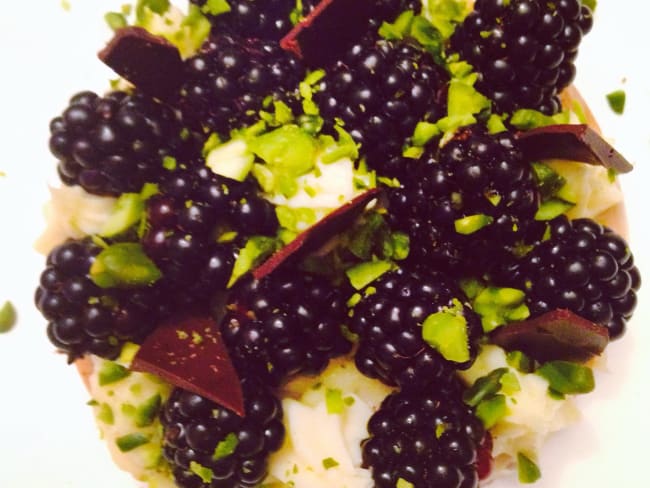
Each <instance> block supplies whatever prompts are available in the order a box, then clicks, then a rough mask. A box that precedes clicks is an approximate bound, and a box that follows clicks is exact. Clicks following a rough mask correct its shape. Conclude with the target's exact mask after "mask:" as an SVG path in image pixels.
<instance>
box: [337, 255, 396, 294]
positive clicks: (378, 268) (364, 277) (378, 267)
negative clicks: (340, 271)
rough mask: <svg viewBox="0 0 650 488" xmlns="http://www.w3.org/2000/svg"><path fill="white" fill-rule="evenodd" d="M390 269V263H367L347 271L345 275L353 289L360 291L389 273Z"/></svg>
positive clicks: (391, 265)
mask: <svg viewBox="0 0 650 488" xmlns="http://www.w3.org/2000/svg"><path fill="white" fill-rule="evenodd" d="M392 267H393V264H392V263H391V262H390V261H367V262H364V263H360V264H357V265H356V266H353V267H352V268H349V269H347V270H346V271H345V274H346V275H347V276H348V279H349V280H350V284H351V285H352V286H353V287H354V289H355V290H361V289H362V288H365V287H366V286H368V285H369V284H370V283H372V282H373V281H375V280H376V279H377V278H379V277H380V276H381V275H383V274H384V273H387V272H388V271H390V270H391V268H392Z"/></svg>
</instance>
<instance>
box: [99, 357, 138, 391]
mask: <svg viewBox="0 0 650 488" xmlns="http://www.w3.org/2000/svg"><path fill="white" fill-rule="evenodd" d="M129 374H131V373H130V372H129V370H128V369H127V368H125V367H124V366H122V365H121V364H117V363H114V362H112V361H106V362H104V364H102V367H101V369H100V370H99V375H98V380H99V386H106V385H110V384H112V383H117V382H118V381H120V380H122V379H124V378H126V377H127V376H129Z"/></svg>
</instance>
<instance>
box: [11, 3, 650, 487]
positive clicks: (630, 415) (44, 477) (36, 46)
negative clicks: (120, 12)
mask: <svg viewBox="0 0 650 488" xmlns="http://www.w3.org/2000/svg"><path fill="white" fill-rule="evenodd" d="M121 3H122V1H120V0H118V1H115V0H101V1H100V0H94V1H89V0H70V4H71V7H72V8H71V10H70V11H69V12H66V11H64V10H63V9H62V7H61V5H60V3H59V0H32V1H29V2H27V1H9V0H5V1H3V2H2V5H3V9H4V11H3V12H2V14H1V15H0V54H1V56H0V150H1V153H0V154H1V156H0V170H2V171H4V172H5V173H6V177H3V178H0V222H1V223H2V229H3V232H2V237H1V239H2V241H1V252H0V302H2V301H4V300H5V299H9V300H11V301H12V302H13V303H14V304H15V305H16V307H17V309H18V313H19V321H18V324H17V326H16V327H15V329H14V330H13V331H12V332H10V333H9V334H4V335H0V487H2V488H16V487H21V488H22V487H28V488H31V487H48V488H64V487H65V488H87V487H91V486H92V487H96V488H121V487H124V488H130V487H134V486H136V484H135V483H134V482H133V481H131V480H130V478H129V477H128V476H126V475H124V474H123V473H120V472H119V471H118V470H117V469H116V468H114V467H113V465H112V464H111V462H110V460H109V456H108V454H107V452H106V450H105V447H104V446H103V444H101V442H100V441H99V440H98V437H97V432H96V430H95V427H94V424H93V420H92V418H91V414H90V409H89V407H87V406H86V401H87V400H88V399H89V398H88V395H87V394H86V392H85V390H84V389H83V387H82V385H81V383H80V381H79V380H78V378H77V376H76V373H75V371H74V370H73V369H72V368H71V367H69V366H67V365H66V364H65V358H63V357H61V356H57V355H56V354H54V353H53V348H52V347H51V346H50V344H49V342H48V340H47V339H46V337H45V332H44V330H45V323H44V320H43V319H42V318H41V317H40V315H39V314H38V313H37V312H36V311H35V309H34V307H33V298H32V297H33V292H34V289H35V287H36V284H37V280H38V275H39V273H40V271H41V269H42V267H43V261H44V259H43V258H42V257H40V256H38V255H37V254H36V253H35V252H34V251H33V250H32V243H33V242H34V240H35V238H36V237H37V235H38V234H39V232H40V229H42V227H43V225H44V221H43V218H42V214H41V207H42V204H43V201H44V199H45V198H46V192H45V188H46V176H47V175H48V174H50V173H51V170H52V168H53V167H54V164H55V162H54V160H53V157H52V156H51V155H50V154H49V152H48V149H47V139H48V122H49V120H50V119H51V118H52V117H53V116H55V115H56V114H58V113H60V112H61V110H62V109H63V108H64V107H65V105H66V101H67V98H68V97H69V96H70V95H71V94H73V93H74V92H76V91H78V90H81V89H86V88H90V89H94V90H99V91H102V90H104V89H105V88H106V87H107V80H108V79H109V78H110V77H111V76H112V75H111V73H110V72H109V71H108V70H107V69H106V68H104V67H103V66H102V65H101V63H100V62H99V61H98V60H97V58H96V56H95V53H96V52H97V51H98V50H99V49H100V48H101V47H102V45H103V42H104V41H105V40H107V39H108V35H109V34H108V31H107V30H106V28H105V27H104V23H103V20H102V16H103V13H104V12H105V11H107V10H109V9H115V8H116V7H117V6H119V5H120V4H121ZM649 18H650V7H649V6H648V3H647V2H642V1H640V0H600V1H599V6H598V10H597V14H596V24H595V27H594V30H593V31H592V33H591V34H590V35H589V36H588V37H587V38H586V39H585V41H584V42H583V45H582V48H581V54H580V56H579V59H578V78H577V80H576V84H577V86H578V87H579V89H580V90H581V91H582V93H583V95H584V96H585V98H586V99H587V101H588V103H589V104H590V106H591V108H592V109H593V111H594V112H595V113H596V116H597V118H598V119H599V121H600V123H601V125H602V127H603V129H604V132H605V134H606V135H607V136H608V137H609V138H611V139H612V140H613V141H615V144H616V146H617V148H618V149H619V150H620V151H621V152H622V153H623V154H624V155H626V156H627V157H628V158H629V159H630V160H631V161H632V162H634V163H635V164H636V169H635V170H634V172H633V173H631V174H629V175H626V176H624V177H623V178H622V182H623V187H624V189H625V192H626V195H627V196H626V198H627V206H628V213H629V220H630V224H631V225H630V228H631V232H630V233H631V236H630V237H631V239H630V242H631V246H632V249H633V251H634V253H635V256H636V259H637V262H638V264H639V267H640V268H641V270H642V272H644V271H646V272H647V271H648V270H650V265H649V263H650V252H649V250H648V245H649V244H650V235H649V234H650V232H649V231H648V228H647V225H648V224H647V222H648V219H647V218H644V217H646V215H644V213H645V212H647V205H646V202H645V201H644V200H645V196H646V194H648V192H649V191H650V187H649V186H648V185H649V183H650V178H649V176H650V123H648V118H649V117H650V72H649V69H648V65H647V63H648V55H647V47H648V45H649V43H650V35H649V34H650V33H649V27H648V19H649ZM618 88H623V89H625V91H626V92H627V95H628V103H627V107H626V110H625V114H624V115H623V116H617V115H614V114H613V113H612V112H611V110H610V109H609V108H608V106H607V104H606V101H605V94H606V93H609V92H610V91H612V90H614V89H618ZM648 276H650V275H648ZM647 281H648V286H647V287H646V288H643V289H642V291H641V296H640V302H641V303H640V306H639V308H638V311H637V314H636V316H635V318H634V320H633V321H632V323H631V324H630V330H629V332H628V334H627V335H626V336H625V337H624V338H623V339H622V340H621V341H618V342H616V343H614V344H612V345H611V346H610V349H609V353H608V371H607V372H603V373H599V376H598V389H597V392H596V393H594V394H591V395H589V396H587V397H585V398H582V399H581V401H580V404H581V406H582V407H583V409H584V419H583V421H582V423H581V424H580V425H578V426H576V427H574V428H572V429H570V430H569V431H568V432H565V433H563V434H561V435H557V436H555V437H553V438H552V439H551V441H550V442H549V444H548V445H547V448H546V449H545V450H544V452H543V453H542V457H541V465H542V470H543V475H544V477H543V479H542V480H541V481H540V482H538V483H537V484H536V485H535V486H536V487H538V488H574V487H579V486H589V487H611V486H625V487H626V488H637V487H638V488H640V487H647V486H648V481H647V479H648V474H647V469H648V454H647V452H648V450H647V447H648V442H649V441H650V412H649V411H648V404H649V400H650V394H649V393H648V392H649V390H650V382H649V381H648V380H647V378H648V374H649V373H650V324H648V323H647V322H648V319H650V277H647ZM515 485H516V484H515V483H511V482H509V481H501V482H498V483H496V484H494V485H493V486H494V487H495V488H506V487H508V488H511V487H514V486H515Z"/></svg>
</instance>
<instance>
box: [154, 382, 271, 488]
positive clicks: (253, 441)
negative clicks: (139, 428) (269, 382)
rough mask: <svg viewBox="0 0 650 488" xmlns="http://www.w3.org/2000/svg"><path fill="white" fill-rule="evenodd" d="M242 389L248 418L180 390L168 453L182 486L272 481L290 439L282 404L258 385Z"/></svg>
mask: <svg viewBox="0 0 650 488" xmlns="http://www.w3.org/2000/svg"><path fill="white" fill-rule="evenodd" d="M242 388H243V391H244V407H245V410H246V414H245V416H244V417H239V416H238V415H237V414H235V413H234V412H232V411H231V410H228V409H226V408H224V407H222V406H221V405H217V404H215V403H213V402H211V401H210V400H207V399H205V398H203V397H202V396H200V395H197V394H194V393H190V392H188V391H185V390H182V389H180V388H176V389H175V390H174V391H173V392H172V394H171V396H170V398H169V400H168V401H167V402H166V403H165V405H164V407H163V411H162V413H161V422H162V424H163V453H164V456H165V458H166V459H167V461H168V462H169V463H170V465H171V467H172V473H173V475H174V479H175V480H176V483H177V485H178V486H179V487H180V488H202V487H206V488H207V487H210V488H248V487H253V486H259V483H260V482H261V481H262V480H263V479H264V478H265V477H266V475H267V472H268V456H269V454H270V453H271V452H273V451H276V450H277V449H279V448H280V446H281V445H282V442H283V439H284V425H283V424H282V405H281V403H280V402H279V400H277V399H276V398H275V397H274V396H273V394H272V393H271V391H270V390H269V389H268V388H267V387H266V386H264V385H263V384H261V383H259V382H257V381H253V380H251V379H243V380H242ZM197 468H198V469H197ZM199 469H200V470H202V472H201V474H202V475H203V478H202V477H200V476H199V475H197V471H198V470H199ZM206 476H207V478H209V479H210V480H209V481H208V480H207V478H206Z"/></svg>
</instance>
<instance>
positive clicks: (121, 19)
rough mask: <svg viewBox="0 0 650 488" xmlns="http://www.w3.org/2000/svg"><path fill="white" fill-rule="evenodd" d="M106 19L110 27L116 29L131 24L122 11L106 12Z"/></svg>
mask: <svg viewBox="0 0 650 488" xmlns="http://www.w3.org/2000/svg"><path fill="white" fill-rule="evenodd" d="M104 20H105V21H106V24H107V25H108V27H110V29H111V30H114V31H116V30H118V29H122V28H123V27H126V26H128V25H129V23H128V21H127V20H126V17H125V16H124V14H122V13H120V12H106V14H105V15H104Z"/></svg>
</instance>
